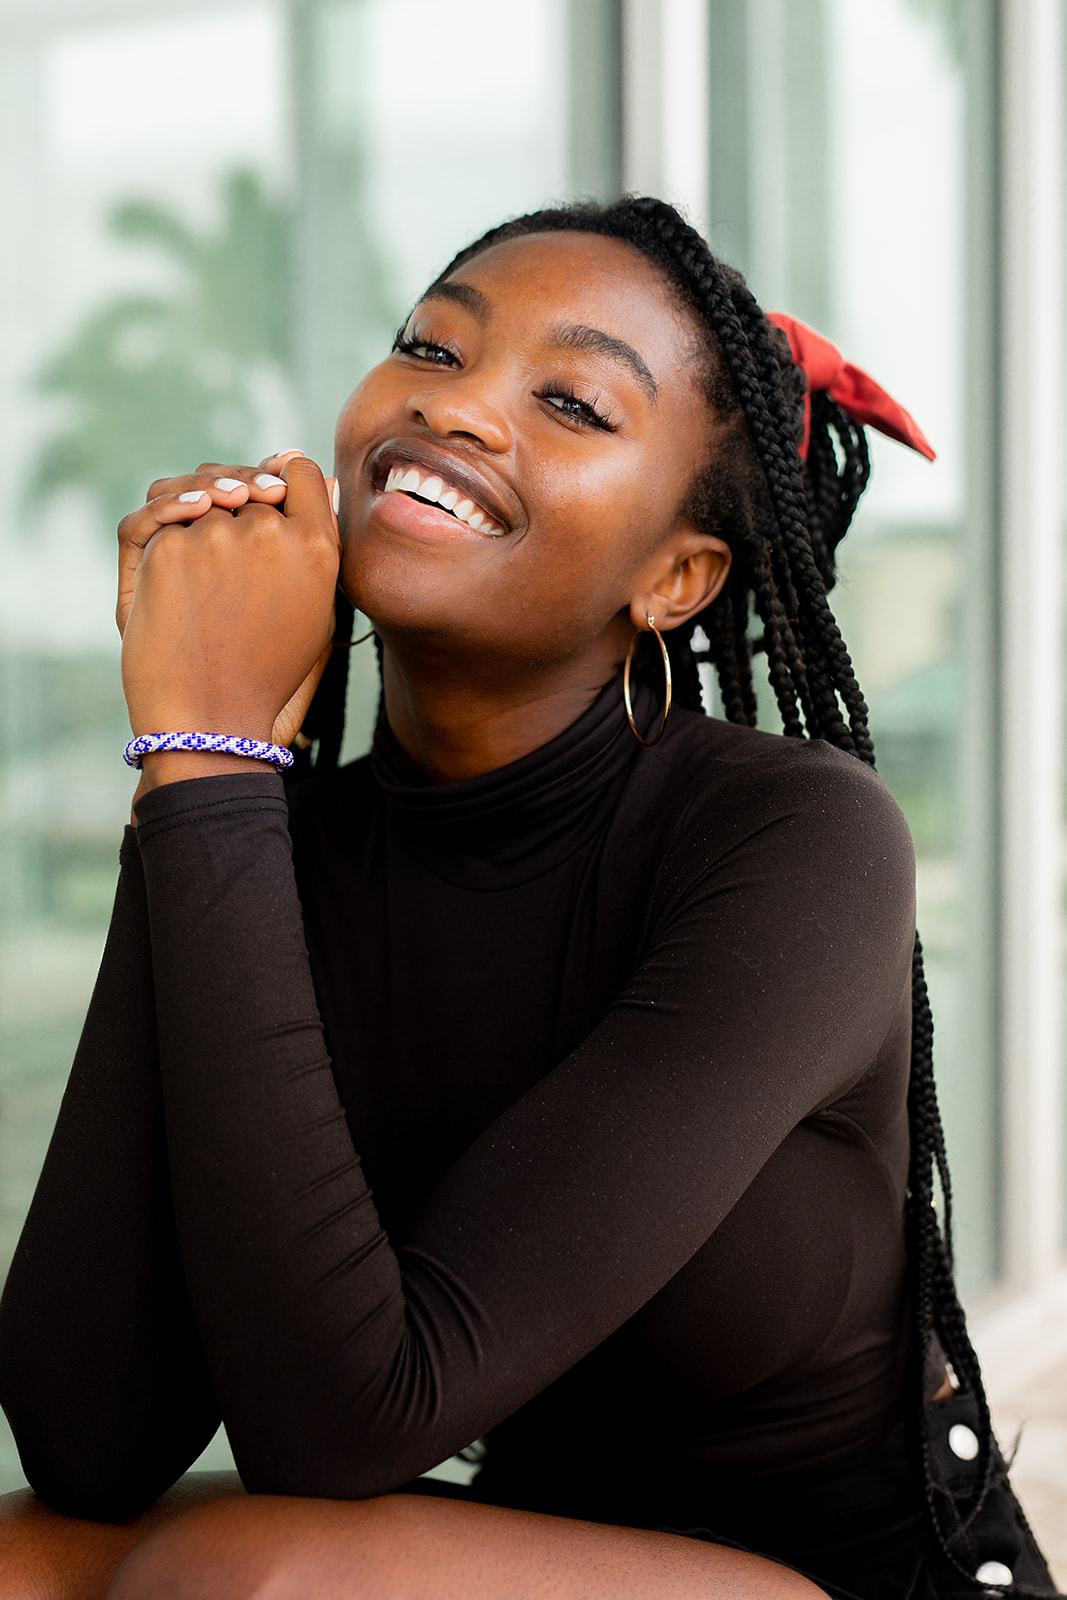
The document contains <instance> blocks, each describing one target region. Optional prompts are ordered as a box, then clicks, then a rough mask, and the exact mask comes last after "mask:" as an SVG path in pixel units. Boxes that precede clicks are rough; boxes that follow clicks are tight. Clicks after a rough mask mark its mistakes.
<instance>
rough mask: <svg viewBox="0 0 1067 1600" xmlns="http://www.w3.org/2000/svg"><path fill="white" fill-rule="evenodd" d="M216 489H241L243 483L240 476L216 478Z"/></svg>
mask: <svg viewBox="0 0 1067 1600" xmlns="http://www.w3.org/2000/svg"><path fill="white" fill-rule="evenodd" d="M215 488H216V489H243V488H244V483H243V481H242V480H241V479H240V478H216V479H215Z"/></svg>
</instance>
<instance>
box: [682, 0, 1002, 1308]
mask: <svg viewBox="0 0 1067 1600" xmlns="http://www.w3.org/2000/svg"><path fill="white" fill-rule="evenodd" d="M711 18H712V44H711V48H712V96H713V108H714V109H713V118H712V123H713V133H714V135H715V140H716V142H715V145H714V147H713V152H712V156H713V165H712V197H711V198H712V204H711V215H712V219H713V227H712V235H711V243H712V247H713V249H715V250H716V251H717V253H718V254H719V255H720V256H722V257H723V258H724V259H726V260H727V261H730V262H732V263H734V264H735V265H737V266H738V267H740V268H741V270H742V271H744V272H745V274H746V276H747V277H748V280H749V283H750V285H751V287H752V289H753V292H754V293H755V294H756V296H757V298H758V299H759V300H760V302H761V304H763V305H764V306H766V307H767V308H768V309H769V310H779V311H787V312H790V313H791V314H792V315H794V316H797V317H799V318H800V319H801V320H802V321H805V322H807V323H810V324H811V325H812V326H814V327H815V328H817V329H819V331H820V332H822V333H824V334H826V336H827V337H828V338H830V339H831V340H832V341H833V342H834V343H835V344H836V345H837V346H838V347H839V349H840V350H841V352H842V354H843V356H844V357H845V359H846V360H849V361H852V362H854V363H856V364H857V365H858V366H860V367H862V368H864V369H865V370H866V371H868V372H869V373H871V375H872V376H873V377H875V378H876V379H877V380H878V382H879V383H881V384H882V385H883V386H884V387H885V388H886V389H887V390H888V391H889V392H890V393H891V394H892V395H893V396H894V397H895V398H896V399H898V400H899V401H900V403H901V404H902V405H903V406H904V407H905V408H906V409H907V410H909V411H911V412H912V413H913V415H914V416H915V419H916V421H917V422H918V423H919V426H920V427H921V428H922V430H923V431H924V433H925V434H926V435H927V437H928V438H929V439H930V441H931V443H932V445H933V447H934V449H935V450H936V451H937V460H936V462H935V463H933V464H931V463H930V462H928V461H926V460H924V459H923V458H922V457H920V456H919V455H918V454H916V453H915V452H914V451H911V450H909V449H907V448H906V447H904V446H902V445H900V444H898V443H896V442H895V441H892V440H889V439H887V438H886V437H884V436H883V435H882V434H880V433H878V432H877V431H875V430H873V429H868V439H869V441H870V450H871V462H872V474H871V481H870V484H869V486H868V488H867V490H866V492H865V494H864V497H863V498H862V499H861V501H860V504H859V507H858V509H857V512H856V516H855V519H854V521H853V525H852V528H851V530H850V531H849V534H848V535H847V537H846V539H845V540H844V543H843V544H842V546H841V547H840V549H839V551H838V570H839V579H838V583H837V585H836V587H835V589H834V591H833V593H832V595H831V606H832V608H833V610H834V612H835V614H836V616H837V618H838V621H839V623H840V625H841V630H842V633H843V635H844V638H845V641H846V643H847V645H848V647H849V650H850V653H851V655H852V658H853V661H854V663H855V666H856V672H857V676H858V679H859V682H860V685H861V688H862V689H863V691H864V694H865V697H866V699H867V702H868V705H869V707H870V712H871V722H870V726H871V733H872V737H873V739H874V744H875V751H876V755H877V762H878V769H879V771H880V772H881V773H882V775H883V777H884V778H885V780H886V782H887V783H888V784H889V787H890V788H891V789H892V790H893V792H894V794H895V795H896V797H897V799H898V800H899V802H900V804H901V806H902V807H903V809H904V811H905V813H906V815H907V817H908V821H909V824H910V826H911V829H912V833H913V835H914V838H915V843H916V849H917V853H918V887H919V909H918V926H919V932H920V936H921V938H922V941H923V951H924V957H925V967H926V974H927V982H928V985H929V989H930V999H931V1007H932V1010H933V1016H934V1025H935V1044H934V1059H935V1066H936V1072H937V1079H938V1084H939V1095H940V1101H941V1107H942V1114H943V1120H944V1122H945V1127H946V1138H947V1143H948V1152H949V1160H950V1164H951V1169H952V1175H953V1186H954V1202H955V1204H954V1213H953V1221H954V1232H955V1236H956V1242H957V1257H958V1262H959V1274H958V1276H959V1281H960V1285H961V1290H962V1291H963V1292H964V1293H965V1294H966V1293H968V1292H972V1291H974V1290H976V1289H978V1288H981V1287H984V1286H986V1285H988V1284H990V1283H991V1282H992V1281H993V1280H994V1279H995V1277H996V1275H997V1272H998V1263H999V1236H998V1223H997V1217H998V1203H999V1163H998V1137H997V1115H996V1099H997V1080H996V1061H995V1056H994V1046H993V1041H994V1038H995V1028H994V1016H993V1007H994V1004H995V985H994V983H993V981H992V975H993V955H994V951H993V925H994V916H993V909H994V898H993V897H994V889H995V885H994V882H993V876H992V874H993V860H994V857H993V850H992V827H993V802H994V768H993V753H992V749H991V745H990V738H991V731H992V728H991V721H992V719H991V718H990V716H989V712H988V708H989V706H990V704H991V703H992V688H993V676H992V675H993V661H994V633H993V621H992V617H991V605H992V597H991V586H990V585H987V584H981V583H975V582H973V579H972V575H973V573H974V572H975V571H981V570H983V569H984V568H986V566H987V563H988V561H989V556H990V551H991V548H992V537H993V530H992V524H991V508H992V506H993V505H994V494H993V483H992V481H991V471H992V461H993V455H992V451H991V450H990V449H989V448H988V442H989V441H988V440H987V439H986V438H985V436H984V428H985V426H986V423H987V419H986V417H985V415H984V410H983V405H984V403H983V402H980V400H979V397H981V396H983V395H984V394H985V393H986V392H987V388H988V380H989V374H988V373H987V371H986V369H985V363H986V362H987V361H988V360H990V359H991V352H990V350H989V348H988V347H989V346H990V344H991V341H990V340H989V339H988V336H987V330H988V328H989V327H990V326H991V325H992V303H991V284H992V273H993V261H992V257H991V251H992V248H993V245H992V241H993V239H994V228H993V217H992V211H991V206H992V196H993V194H994V192H995V190H994V183H993V160H992V133H991V129H992V106H993V53H992V47H991V44H992V20H993V19H992V7H991V6H990V5H989V4H987V3H985V0H979V3H976V4H974V5H969V6H967V7H959V6H955V5H950V4H948V3H944V4H940V3H930V4H923V5H918V4H915V3H913V0H869V3H867V4H865V5H863V6H855V5H851V4H849V3H848V0H758V3H757V4H754V5H753V4H747V3H742V0H736V3H733V0H728V3H727V4H725V5H720V4H718V3H716V5H714V6H713V7H712V8H711ZM902 84H907V86H908V115H907V116H906V117H902V116H900V114H899V95H900V90H901V85H902ZM764 703H765V705H766V713H765V720H766V721H767V723H768V725H771V726H780V723H779V722H778V719H777V716H776V713H775V709H774V706H773V700H772V699H771V697H770V696H769V695H768V696H765V697H764Z"/></svg>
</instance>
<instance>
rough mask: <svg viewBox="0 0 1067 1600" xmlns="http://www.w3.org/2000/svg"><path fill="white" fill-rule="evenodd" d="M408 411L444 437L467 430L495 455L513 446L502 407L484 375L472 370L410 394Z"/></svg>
mask: <svg viewBox="0 0 1067 1600" xmlns="http://www.w3.org/2000/svg"><path fill="white" fill-rule="evenodd" d="M472 380H473V381H472ZM406 411H407V415H408V416H409V417H410V418H411V419H412V420H413V421H414V422H422V423H425V425H426V427H427V428H429V429H430V431H431V432H432V433H436V434H439V435H441V437H445V436H447V435H450V434H455V433H459V434H463V435H464V436H465V437H467V438H469V439H476V440H477V441H478V442H479V443H480V444H481V445H483V446H484V447H485V448H486V449H487V450H491V451H492V452H493V453H494V454H495V455H504V454H506V453H507V452H508V451H509V450H510V448H511V430H510V428H509V427H508V424H507V421H506V419H505V417H504V414H503V412H502V411H501V409H500V407H499V406H497V405H494V404H493V402H492V400H491V398H490V396H489V394H488V392H487V385H486V382H485V379H484V377H483V378H482V379H481V380H480V381H479V380H477V379H474V375H473V374H472V373H459V374H457V375H456V376H455V377H453V378H450V379H449V380H448V382H446V383H441V384H436V385H435V386H434V387H433V388H432V389H423V390H421V391H419V392H417V393H415V394H411V395H409V396H408V399H407V405H406Z"/></svg>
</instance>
